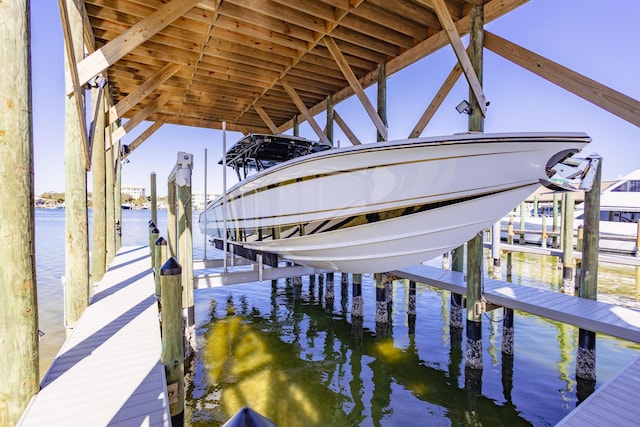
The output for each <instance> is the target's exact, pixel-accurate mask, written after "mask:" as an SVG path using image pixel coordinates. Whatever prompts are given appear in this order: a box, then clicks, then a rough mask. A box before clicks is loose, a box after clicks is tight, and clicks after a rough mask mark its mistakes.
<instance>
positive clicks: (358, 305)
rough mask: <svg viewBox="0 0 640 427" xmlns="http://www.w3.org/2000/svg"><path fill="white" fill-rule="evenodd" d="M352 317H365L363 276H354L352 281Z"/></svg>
mask: <svg viewBox="0 0 640 427" xmlns="http://www.w3.org/2000/svg"><path fill="white" fill-rule="evenodd" d="M351 288H352V290H351V317H352V318H354V317H359V318H362V317H363V316H364V299H363V298H362V274H354V275H353V277H352V280H351Z"/></svg>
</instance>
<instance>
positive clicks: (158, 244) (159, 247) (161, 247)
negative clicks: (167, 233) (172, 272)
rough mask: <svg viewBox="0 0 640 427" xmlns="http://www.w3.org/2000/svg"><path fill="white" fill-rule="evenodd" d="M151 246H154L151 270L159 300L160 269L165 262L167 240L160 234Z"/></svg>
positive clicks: (160, 290)
mask: <svg viewBox="0 0 640 427" xmlns="http://www.w3.org/2000/svg"><path fill="white" fill-rule="evenodd" d="M153 246H154V248H155V256H154V258H153V262H154V264H153V272H154V279H155V285H156V299H157V300H158V301H161V298H160V297H161V295H162V284H161V283H160V269H161V268H162V265H163V264H164V263H165V262H167V241H166V240H165V238H164V237H162V236H160V237H158V238H157V239H156V241H155V242H154V244H153Z"/></svg>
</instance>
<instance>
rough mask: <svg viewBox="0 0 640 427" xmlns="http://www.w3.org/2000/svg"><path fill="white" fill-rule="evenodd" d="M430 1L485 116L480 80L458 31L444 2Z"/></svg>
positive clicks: (484, 102)
mask: <svg viewBox="0 0 640 427" xmlns="http://www.w3.org/2000/svg"><path fill="white" fill-rule="evenodd" d="M432 1H433V7H434V8H435V11H436V14H437V15H438V19H439V20H440V23H441V24H442V28H443V29H444V31H445V33H446V34H447V37H448V38H449V42H450V43H451V47H452V48H453V51H454V53H455V54H456V57H457V58H458V62H459V63H460V66H461V67H462V71H464V75H465V77H466V78H467V82H468V83H469V87H470V88H471V90H472V91H473V94H474V95H475V96H476V99H477V100H478V106H479V107H480V111H482V116H485V115H486V113H487V98H486V97H485V96H484V91H483V90H482V85H481V84H480V80H479V79H478V76H477V74H476V72H475V71H474V69H473V65H472V64H471V60H470V59H469V55H467V51H466V50H465V48H464V45H463V44H462V40H461V39H460V34H458V31H457V30H456V26H455V24H454V23H453V19H452V18H451V15H450V14H449V10H448V9H447V6H446V4H445V3H444V0H432Z"/></svg>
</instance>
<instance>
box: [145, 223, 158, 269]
mask: <svg viewBox="0 0 640 427" xmlns="http://www.w3.org/2000/svg"><path fill="white" fill-rule="evenodd" d="M154 228H156V223H155V222H153V220H152V219H150V220H149V223H148V226H147V237H148V241H149V251H150V252H151V260H152V261H151V262H152V263H153V242H155V241H156V240H155V239H154V238H153V229H154ZM156 239H157V237H156Z"/></svg>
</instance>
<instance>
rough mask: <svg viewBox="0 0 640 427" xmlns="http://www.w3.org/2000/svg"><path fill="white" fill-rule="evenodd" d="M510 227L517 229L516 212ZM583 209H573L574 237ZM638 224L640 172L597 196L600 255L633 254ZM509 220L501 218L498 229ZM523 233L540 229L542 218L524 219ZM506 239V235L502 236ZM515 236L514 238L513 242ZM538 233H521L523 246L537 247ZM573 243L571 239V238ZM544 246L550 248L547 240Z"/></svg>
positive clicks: (547, 222) (635, 248)
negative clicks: (598, 201)
mask: <svg viewBox="0 0 640 427" xmlns="http://www.w3.org/2000/svg"><path fill="white" fill-rule="evenodd" d="M512 216H513V223H514V228H515V229H519V228H520V216H519V213H515V212H514V213H513V214H512ZM583 217H584V209H583V208H578V207H576V210H575V214H574V220H573V226H574V234H577V230H578V227H580V226H582V224H583ZM551 221H552V220H551V218H550V217H549V216H548V215H547V218H546V221H545V223H546V228H547V231H548V232H550V231H551V230H552V225H551ZM638 221H640V169H637V170H635V171H633V172H631V173H630V174H628V175H625V176H623V177H621V178H619V179H618V180H616V181H615V182H614V183H613V184H611V185H610V186H609V187H607V188H606V189H605V190H604V191H603V192H602V193H601V194H600V240H599V248H600V250H601V251H604V252H614V253H622V254H637V251H638V247H637V245H636V242H637V233H638ZM508 222H509V218H508V217H507V218H503V219H502V221H501V226H502V227H503V228H506V227H507V225H508ZM524 223H525V230H542V216H537V217H534V216H531V215H527V216H526V217H525V221H524ZM502 235H503V237H504V238H506V233H503V234H502ZM517 239H518V236H517V235H516V240H517ZM541 239H542V237H541V234H540V233H538V234H532V233H525V243H533V244H540V243H541ZM574 244H575V239H574ZM547 245H549V246H550V245H551V238H548V240H547Z"/></svg>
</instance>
